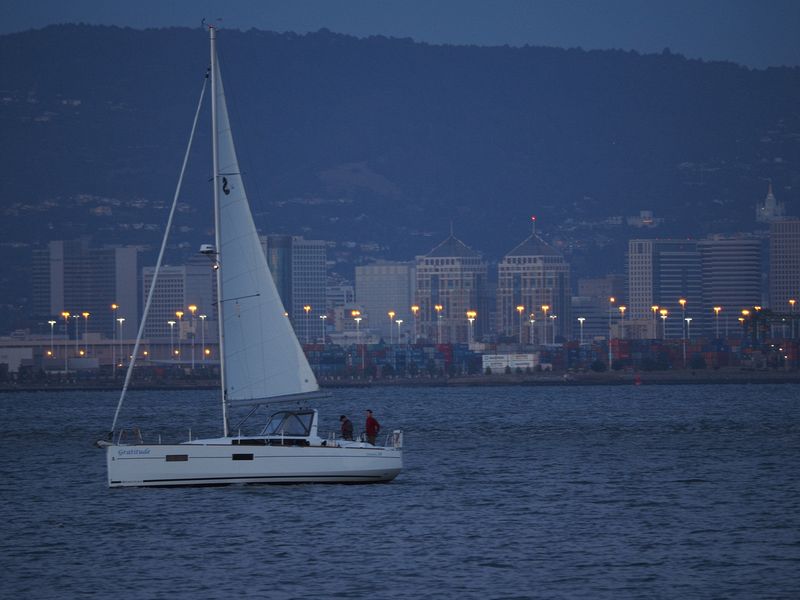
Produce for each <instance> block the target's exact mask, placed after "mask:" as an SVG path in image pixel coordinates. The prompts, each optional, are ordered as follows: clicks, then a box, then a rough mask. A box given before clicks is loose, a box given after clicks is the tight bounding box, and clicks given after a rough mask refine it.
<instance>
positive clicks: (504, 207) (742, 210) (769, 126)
mask: <svg viewBox="0 0 800 600" xmlns="http://www.w3.org/2000/svg"><path fill="white" fill-rule="evenodd" d="M218 37H219V45H220V54H221V65H222V72H223V79H224V82H225V87H226V92H227V95H228V100H229V107H230V109H231V118H232V126H233V128H234V136H235V138H236V141H237V144H238V151H239V156H240V159H241V162H242V169H243V170H244V171H245V173H246V180H245V181H246V185H247V186H248V191H249V194H250V196H251V201H252V203H253V205H254V207H255V209H256V212H257V213H258V214H257V220H258V225H259V226H260V227H261V228H262V229H264V230H265V231H276V232H277V231H285V232H291V233H303V234H304V235H306V236H307V237H310V238H323V239H330V240H337V241H339V242H354V243H355V244H356V247H357V246H358V245H363V247H364V248H365V249H366V250H365V251H368V252H375V253H377V254H379V255H382V256H385V257H388V258H395V259H409V258H412V257H413V256H414V255H415V254H417V253H421V252H425V251H427V250H429V249H430V248H431V247H433V246H434V245H435V244H436V243H438V242H439V241H441V239H442V238H443V237H444V236H445V235H446V233H447V231H448V230H449V227H450V222H451V221H452V222H453V224H454V227H455V230H456V233H457V235H458V236H459V237H460V238H461V239H463V240H464V241H465V242H467V243H468V244H470V245H471V246H473V247H474V248H476V249H477V250H480V251H482V252H484V253H485V254H486V255H488V256H489V257H497V256H500V255H502V253H503V252H505V251H507V250H509V249H510V248H512V247H513V246H514V245H516V243H517V242H519V241H520V240H521V239H523V238H524V237H525V235H527V231H528V229H527V228H528V225H527V223H528V221H527V218H528V215H530V214H533V213H535V214H537V215H538V217H539V222H540V223H541V230H542V231H543V232H544V234H545V235H546V236H547V237H548V238H549V239H550V240H551V241H554V242H555V243H557V244H559V245H560V247H561V248H562V249H565V250H566V251H567V252H570V253H574V254H576V261H577V262H578V263H579V262H580V256H579V255H581V253H584V254H585V255H586V256H589V257H591V256H592V255H593V254H595V255H597V254H599V253H597V252H596V251H597V249H598V248H602V247H604V245H608V244H613V243H615V242H617V243H618V242H620V240H623V239H626V238H627V237H629V236H630V235H631V233H630V232H628V231H626V230H614V229H613V228H611V229H609V228H608V227H607V226H608V223H614V222H616V223H617V224H618V223H619V221H618V220H617V221H614V220H613V219H612V220H611V221H609V220H608V218H609V217H615V216H630V215H636V214H638V212H639V211H640V210H653V211H655V213H656V216H657V217H663V218H665V221H664V223H663V224H662V225H661V227H660V229H658V230H657V231H655V232H652V233H648V234H647V235H656V234H657V235H662V236H664V235H668V234H669V235H678V234H679V235H691V236H699V235H702V234H705V233H707V232H709V231H737V230H751V229H753V228H754V227H755V223H754V219H753V214H754V208H753V207H754V203H755V201H756V200H758V199H760V198H763V196H764V195H765V193H766V185H767V184H766V180H767V179H772V181H773V182H774V186H775V191H776V195H777V196H778V198H779V199H780V200H784V201H787V205H788V206H789V208H790V210H793V211H794V212H798V211H797V207H800V198H798V195H799V194H800V168H799V167H798V165H800V69H786V68H776V69H767V70H762V71H759V70H750V69H747V68H744V67H741V66H738V65H734V64H731V63H719V62H714V63H708V62H703V61H698V60H688V59H686V58H683V57H682V56H678V55H674V54H671V53H669V51H668V50H665V51H664V52H663V53H661V54H659V55H640V54H637V53H635V52H623V51H591V52H586V51H583V50H580V49H571V50H562V49H554V48H542V47H523V48H512V47H474V46H435V45H428V44H420V43H415V42H413V41H412V40H409V39H389V38H385V37H370V38H366V39H358V38H354V37H350V36H345V35H339V34H335V33H331V32H329V31H326V30H322V31H319V32H317V33H312V34H307V35H295V34H278V33H273V32H266V31H257V30H250V31H246V32H239V31H227V30H221V31H220V32H219V36H218ZM0 60H1V61H2V69H0V90H1V92H0V102H1V104H0V107H1V108H0V122H2V132H3V136H2V139H3V143H2V150H1V152H2V157H0V170H1V171H2V172H0V177H1V178H2V181H3V186H2V195H1V196H0V210H2V211H3V214H4V217H3V219H2V225H0V227H2V230H0V235H2V238H3V239H4V240H6V242H12V243H16V242H19V243H35V242H37V241H43V240H47V239H53V238H63V237H66V236H75V235H80V234H83V233H90V234H92V235H94V236H95V237H96V238H97V239H98V240H99V241H126V242H132V241H139V242H142V241H144V242H145V243H150V244H152V243H153V242H154V241H155V240H157V239H158V236H159V228H160V227H161V226H162V225H161V224H162V223H163V222H164V220H165V212H166V206H167V205H168V203H169V201H170V200H171V197H172V193H173V189H174V185H175V181H176V179H177V174H178V169H179V166H180V161H181V158H182V154H183V150H184V146H185V143H186V139H187V138H188V134H189V129H190V125H191V118H192V115H193V111H194V108H195V104H196V102H197V98H198V95H199V93H200V88H201V85H202V80H203V75H204V72H205V69H206V67H207V65H208V60H209V59H208V47H207V33H206V32H205V31H203V30H201V29H159V30H144V31H142V30H133V29H121V28H116V27H100V26H84V25H64V26H53V27H48V28H45V29H42V30H36V31H28V32H24V33H18V34H12V35H5V36H2V37H0ZM202 125H203V127H202V132H201V133H200V134H199V137H198V139H197V145H196V147H195V149H194V153H193V161H192V168H191V169H190V171H189V173H188V175H187V183H186V199H187V203H188V204H189V206H186V207H183V212H182V216H181V218H182V224H181V227H182V229H181V232H180V234H179V235H180V236H182V238H181V239H185V240H187V243H191V244H192V246H196V243H197V242H198V241H206V240H204V239H203V240H197V239H196V238H198V237H202V234H203V233H204V231H205V229H206V228H207V226H208V224H209V222H210V218H209V216H208V212H209V211H208V203H209V200H208V184H207V180H208V173H209V167H208V163H209V157H208V155H209V151H208V147H209V146H210V143H209V135H208V132H207V129H208V127H207V109H206V112H205V113H204V117H203V121H202ZM623 222H624V221H623ZM637 235H642V234H641V233H638V234H637ZM351 247H352V246H351ZM613 260H617V261H621V257H619V256H617V257H616V258H614V259H613Z"/></svg>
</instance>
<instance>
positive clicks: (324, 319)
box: [319, 315, 328, 346]
mask: <svg viewBox="0 0 800 600" xmlns="http://www.w3.org/2000/svg"><path fill="white" fill-rule="evenodd" d="M319 318H320V319H321V320H322V345H323V346H324V345H325V321H326V320H327V319H328V315H320V316H319Z"/></svg>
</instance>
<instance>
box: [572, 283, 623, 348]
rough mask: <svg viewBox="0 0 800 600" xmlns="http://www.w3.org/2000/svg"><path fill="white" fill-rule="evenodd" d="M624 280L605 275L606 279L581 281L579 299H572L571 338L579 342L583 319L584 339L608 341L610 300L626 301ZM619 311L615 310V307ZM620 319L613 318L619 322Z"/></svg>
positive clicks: (577, 297) (574, 297) (576, 297)
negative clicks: (624, 298)
mask: <svg viewBox="0 0 800 600" xmlns="http://www.w3.org/2000/svg"><path fill="white" fill-rule="evenodd" d="M624 294H625V277H624V276H622V275H615V274H611V275H606V276H605V277H586V278H581V279H578V295H577V296H573V298H572V315H573V317H572V337H573V338H574V339H579V337H580V322H579V321H578V319H579V318H582V319H583V339H584V341H587V342H588V341H590V340H593V339H595V338H603V339H608V336H609V307H610V306H611V305H610V303H609V298H619V299H620V300H622V299H623V296H624ZM612 308H614V309H615V310H616V307H612ZM617 316H618V315H613V318H614V319H616V318H617Z"/></svg>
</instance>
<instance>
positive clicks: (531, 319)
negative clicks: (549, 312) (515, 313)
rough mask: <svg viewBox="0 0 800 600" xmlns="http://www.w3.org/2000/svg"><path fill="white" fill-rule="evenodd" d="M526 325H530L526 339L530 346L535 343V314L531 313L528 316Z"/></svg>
mask: <svg viewBox="0 0 800 600" xmlns="http://www.w3.org/2000/svg"><path fill="white" fill-rule="evenodd" d="M528 323H530V329H529V330H528V337H529V338H530V343H531V345H533V344H535V343H536V335H535V334H536V314H535V313H531V314H529V315H528Z"/></svg>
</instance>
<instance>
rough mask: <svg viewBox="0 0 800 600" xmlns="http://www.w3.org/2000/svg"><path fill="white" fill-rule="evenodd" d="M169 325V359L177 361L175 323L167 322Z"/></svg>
mask: <svg viewBox="0 0 800 600" xmlns="http://www.w3.org/2000/svg"><path fill="white" fill-rule="evenodd" d="M167 325H169V359H170V360H175V341H174V340H175V336H174V334H175V321H167Z"/></svg>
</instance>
